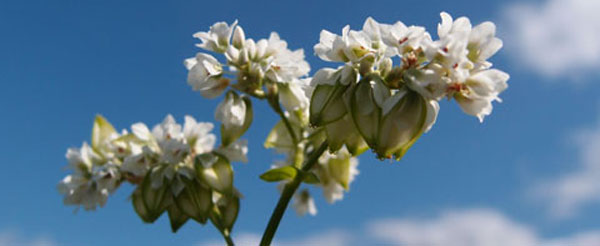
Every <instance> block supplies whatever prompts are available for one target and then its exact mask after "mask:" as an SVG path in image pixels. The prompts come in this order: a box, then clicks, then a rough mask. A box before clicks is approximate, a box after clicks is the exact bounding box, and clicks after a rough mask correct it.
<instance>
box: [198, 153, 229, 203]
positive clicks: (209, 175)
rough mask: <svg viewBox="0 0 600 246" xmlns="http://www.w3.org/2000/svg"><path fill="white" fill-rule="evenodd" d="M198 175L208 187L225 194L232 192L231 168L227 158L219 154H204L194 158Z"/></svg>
mask: <svg viewBox="0 0 600 246" xmlns="http://www.w3.org/2000/svg"><path fill="white" fill-rule="evenodd" d="M195 168H196V172H197V175H198V177H201V179H202V181H204V183H205V184H206V185H208V186H209V187H210V188H212V189H214V190H216V191H218V192H220V193H225V194H231V193H232V192H233V168H232V167H231V164H230V163H229V161H228V160H227V159H225V158H224V157H222V156H220V155H214V154H204V155H200V156H199V157H197V158H196V164H195Z"/></svg>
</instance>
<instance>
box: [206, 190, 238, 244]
mask: <svg viewBox="0 0 600 246" xmlns="http://www.w3.org/2000/svg"><path fill="white" fill-rule="evenodd" d="M240 196H241V194H238V192H234V193H233V195H231V196H223V195H221V194H219V193H214V194H213V199H214V200H215V206H213V210H212V212H211V213H210V221H211V222H212V223H213V224H214V225H215V227H217V228H218V229H219V230H221V231H223V234H225V235H229V234H230V233H231V230H232V229H233V225H234V224H235V221H236V220H237V216H238V213H239V212H240Z"/></svg>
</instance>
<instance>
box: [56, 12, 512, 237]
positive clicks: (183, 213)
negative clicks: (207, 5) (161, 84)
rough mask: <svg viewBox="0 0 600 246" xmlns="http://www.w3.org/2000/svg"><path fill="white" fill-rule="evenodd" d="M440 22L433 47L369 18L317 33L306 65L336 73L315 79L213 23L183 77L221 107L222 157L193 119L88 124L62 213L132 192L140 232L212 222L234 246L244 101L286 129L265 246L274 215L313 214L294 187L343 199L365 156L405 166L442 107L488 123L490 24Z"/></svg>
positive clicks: (494, 94) (273, 144) (272, 43)
mask: <svg viewBox="0 0 600 246" xmlns="http://www.w3.org/2000/svg"><path fill="white" fill-rule="evenodd" d="M441 17H442V22H441V23H440V24H439V25H438V30H437V36H438V39H437V40H434V39H432V37H431V35H430V34H429V33H428V32H427V31H426V30H425V28H424V27H419V26H406V25H405V24H403V23H402V22H396V23H395V24H382V23H378V22H377V21H375V20H374V19H372V18H367V20H366V21H365V23H364V25H363V28H362V30H360V31H356V30H351V29H350V27H349V26H346V27H344V28H343V29H342V33H341V35H337V34H334V33H331V32H329V31H326V30H323V31H322V32H321V35H320V40H319V43H318V44H316V45H315V46H314V51H315V54H316V55H317V56H318V57H320V58H321V59H323V60H325V61H329V62H339V63H342V64H341V66H339V67H337V68H335V69H334V68H323V69H320V70H318V71H317V72H316V73H315V74H314V75H313V77H311V78H309V77H307V76H308V73H309V71H310V67H309V65H308V63H307V62H306V61H305V60H304V51H303V50H302V49H298V50H290V49H289V48H288V46H287V42H286V41H284V40H282V39H280V37H279V35H278V34H277V33H275V32H273V33H271V35H270V36H269V38H268V39H260V40H258V41H255V40H253V39H247V38H246V35H245V33H244V30H243V29H242V28H241V27H240V26H239V25H237V21H235V22H234V23H232V24H231V25H229V24H227V23H225V22H218V23H215V24H214V25H213V26H211V27H210V30H208V31H207V32H198V33H196V34H194V37H195V38H197V39H199V40H200V43H199V44H197V46H198V47H199V48H202V49H203V50H204V51H205V52H200V53H197V54H196V56H195V57H192V58H188V59H186V60H185V61H184V65H185V67H186V68H187V69H188V77H187V83H188V84H189V85H190V86H191V87H192V89H193V90H195V91H199V92H200V94H201V95H202V96H204V97H206V98H209V99H214V98H218V97H221V98H222V101H221V103H219V104H218V106H217V108H216V110H215V112H214V117H215V119H216V120H217V121H219V122H220V138H221V141H220V142H221V144H220V145H219V147H217V148H215V142H216V136H215V135H213V134H212V133H211V131H212V129H213V124H211V123H204V122H197V121H196V120H195V119H194V118H192V117H190V116H186V117H185V122H184V124H183V125H180V124H178V123H177V122H176V121H175V119H174V118H173V117H172V116H170V115H169V116H167V117H166V118H165V119H164V121H163V122H162V123H160V124H158V125H156V126H154V127H153V128H152V130H150V129H149V128H148V127H147V126H146V125H145V124H143V123H136V124H133V125H132V126H131V132H129V131H127V130H122V131H121V132H120V133H119V132H117V131H116V130H115V129H114V127H113V126H112V125H111V124H110V123H109V122H108V121H107V120H106V119H104V118H103V117H101V116H97V117H96V120H95V121H94V126H93V130H92V140H91V145H88V144H87V143H83V145H82V146H81V147H80V148H72V149H69V150H68V151H67V155H66V157H67V159H68V163H69V168H70V169H71V170H72V173H71V174H70V175H68V176H66V177H65V178H64V179H63V180H62V181H61V182H60V183H59V185H58V189H59V192H61V193H62V194H64V202H65V204H67V205H76V206H78V207H80V206H83V207H84V209H85V210H94V209H96V208H97V207H98V206H103V205H104V204H105V203H106V201H107V199H108V196H109V195H110V194H111V193H113V192H114V191H115V190H116V189H117V188H118V187H119V186H120V184H122V183H123V182H128V183H131V184H133V185H134V186H136V188H135V190H134V192H133V194H132V195H131V200H132V203H133V207H134V209H135V211H136V212H137V214H138V215H139V217H140V218H141V219H142V220H143V221H144V222H146V223H152V222H154V221H155V220H157V219H158V218H159V217H160V216H161V215H162V214H164V213H165V212H166V213H167V214H168V216H169V219H170V222H171V227H172V230H173V231H174V232H175V231H177V230H178V229H179V228H180V227H181V226H183V225H184V224H185V223H186V222H187V221H188V220H189V219H192V220H195V221H197V222H199V223H201V224H205V223H206V222H207V221H208V220H210V221H211V223H212V224H213V225H214V226H215V227H216V228H217V229H218V230H219V231H220V232H221V233H222V235H223V236H224V238H225V240H226V241H227V243H228V245H233V242H232V240H231V237H230V233H231V230H232V227H233V224H234V223H235V221H236V218H237V215H238V212H239V209H240V198H241V193H240V192H239V191H238V190H237V189H236V188H235V187H234V185H233V167H232V165H231V162H247V161H248V160H247V158H246V154H247V152H248V147H247V142H246V141H245V140H240V137H241V136H242V135H243V134H244V133H245V132H246V131H247V130H248V129H249V127H250V125H251V124H252V121H253V118H254V112H253V106H252V99H251V98H252V97H254V99H255V100H266V101H267V102H268V104H269V106H270V107H271V108H272V109H273V111H274V112H275V113H276V114H277V115H278V116H279V117H280V118H281V120H280V121H279V122H277V123H276V124H275V126H274V127H273V129H272V130H271V132H270V133H269V134H268V136H267V139H266V140H265V142H264V147H265V148H271V149H274V150H276V151H277V152H278V153H280V154H282V155H284V158H283V160H282V161H278V162H276V163H275V164H273V165H272V166H271V169H270V170H268V171H266V172H265V173H263V174H262V175H261V176H260V178H261V179H263V180H265V181H267V182H279V186H278V187H279V188H280V191H281V192H282V196H281V199H280V201H279V203H278V205H277V208H276V209H275V211H274V213H273V216H272V217H271V220H270V221H269V224H268V225H267V229H266V230H265V235H264V237H263V241H262V242H261V245H262V244H264V245H268V244H269V243H270V242H271V240H272V237H273V235H274V233H275V230H276V228H277V226H278V224H279V220H280V219H281V216H282V215H283V211H282V210H281V206H280V205H285V206H287V204H288V203H289V201H290V199H292V197H293V199H294V202H293V206H294V208H295V209H296V212H297V213H298V214H299V215H304V214H311V215H315V214H316V213H317V209H316V206H315V202H314V199H313V197H312V196H311V194H310V192H309V190H308V189H303V190H301V191H298V187H299V186H300V185H301V184H302V183H305V184H310V185H314V186H315V187H317V188H319V189H321V190H322V193H323V196H324V197H325V200H326V201H327V202H329V203H334V202H336V201H338V200H341V199H342V198H343V197H344V192H347V191H348V190H349V188H350V184H351V183H352V182H353V180H354V179H355V177H356V175H358V173H359V171H358V169H357V166H358V159H357V156H358V155H360V154H362V153H363V152H365V151H366V150H368V149H371V150H372V151H373V152H375V153H376V154H377V156H378V158H380V159H384V158H394V159H396V160H399V159H401V158H402V156H403V155H404V154H405V153H406V152H407V151H408V149H409V148H410V147H411V146H412V145H413V144H414V143H415V142H416V141H417V140H418V139H419V137H420V136H421V135H422V134H423V133H425V132H427V131H429V130H430V129H431V127H432V126H433V125H434V123H435V122H436V118H437V115H438V112H439V108H440V106H439V103H438V102H439V101H440V100H441V99H443V98H447V99H449V100H451V99H454V100H455V101H456V102H457V103H458V105H459V106H460V107H461V109H462V110H463V111H464V112H465V113H466V114H469V115H472V116H476V117H477V118H478V119H479V120H480V121H483V119H484V117H486V116H487V115H489V114H491V112H492V102H493V101H498V102H499V101H500V98H499V94H500V93H501V92H502V91H504V90H505V89H506V88H507V83H506V82H507V80H508V79H509V76H508V74H506V73H504V72H502V71H500V70H497V69H493V68H492V64H491V63H490V62H489V61H488V59H489V58H490V57H491V56H493V55H494V54H495V53H496V52H497V51H498V50H499V49H500V48H501V47H502V41H501V40H500V39H498V38H497V37H496V36H495V25H494V24H493V23H491V22H484V23H482V24H479V25H477V26H475V27H473V26H472V25H471V22H470V21H469V19H468V18H466V17H460V18H458V19H456V20H454V19H453V18H452V17H451V16H450V15H449V14H447V13H441ZM213 55H220V56H221V59H222V60H223V62H221V61H219V60H218V59H217V58H216V57H215V56H213Z"/></svg>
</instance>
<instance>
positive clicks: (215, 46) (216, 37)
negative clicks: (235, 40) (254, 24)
mask: <svg viewBox="0 0 600 246" xmlns="http://www.w3.org/2000/svg"><path fill="white" fill-rule="evenodd" d="M236 25H237V20H236V21H234V22H233V23H232V24H231V26H230V25H227V23H226V22H217V23H215V24H214V25H212V26H211V27H210V30H209V31H208V32H197V33H196V34H194V37H195V38H198V39H200V41H202V43H200V44H197V45H196V46H198V47H200V48H203V49H205V50H210V51H214V52H217V53H223V52H225V51H226V50H227V47H228V46H229V40H230V39H231V33H232V32H233V28H234V27H235V26H236Z"/></svg>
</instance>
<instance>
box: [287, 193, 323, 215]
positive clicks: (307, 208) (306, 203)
mask: <svg viewBox="0 0 600 246" xmlns="http://www.w3.org/2000/svg"><path fill="white" fill-rule="evenodd" d="M292 206H293V207H294V209H295V210H296V214H298V216H304V215H306V214H310V215H312V216H315V215H317V207H316V206H315V200H314V199H313V198H312V196H311V195H310V193H309V192H308V190H306V189H304V190H302V191H300V192H296V194H294V203H293V204H292Z"/></svg>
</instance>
